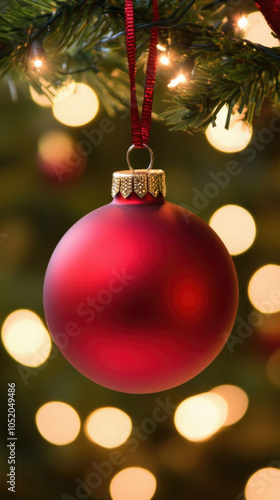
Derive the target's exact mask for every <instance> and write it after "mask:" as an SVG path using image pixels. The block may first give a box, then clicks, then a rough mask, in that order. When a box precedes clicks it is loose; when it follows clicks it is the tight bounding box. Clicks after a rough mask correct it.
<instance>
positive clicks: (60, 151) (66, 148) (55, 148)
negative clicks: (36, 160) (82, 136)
mask: <svg viewBox="0 0 280 500" xmlns="http://www.w3.org/2000/svg"><path fill="white" fill-rule="evenodd" d="M72 149H73V139H72V137H70V135H68V134H67V133H66V132H63V131H62V130H51V131H49V132H46V133H45V134H43V135H41V137H40V139H39V142H38V153H39V155H40V157H41V158H42V160H43V161H45V162H50V163H51V162H54V161H56V162H59V161H63V160H65V156H66V154H67V152H68V153H69V152H71V150H72Z"/></svg>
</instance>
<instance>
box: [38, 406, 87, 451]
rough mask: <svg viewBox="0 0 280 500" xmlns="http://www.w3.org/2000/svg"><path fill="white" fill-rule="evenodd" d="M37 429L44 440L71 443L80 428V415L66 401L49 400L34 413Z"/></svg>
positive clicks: (63, 443)
mask: <svg viewBox="0 0 280 500" xmlns="http://www.w3.org/2000/svg"><path fill="white" fill-rule="evenodd" d="M35 420H36V425H37V429H38V431H39V432H40V434H41V436H43V438H44V439H46V441H49V442H50V443H52V444H55V445H58V446H62V445H65V444H69V443H72V441H74V440H75V439H76V437H77V436H78V434H79V432H80V428H81V422H80V417H79V415H78V413H77V412H76V410H74V408H72V406H70V405H68V404H67V403H62V402H61V401H50V402H49V403H46V404H44V405H43V406H41V408H39V410H38V411H37V413H36V417H35Z"/></svg>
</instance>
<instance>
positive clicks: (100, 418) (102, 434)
mask: <svg viewBox="0 0 280 500" xmlns="http://www.w3.org/2000/svg"><path fill="white" fill-rule="evenodd" d="M84 429H85V434H86V436H87V437H88V438H89V439H90V440H91V441H93V442H94V443H96V444H98V445H100V446H103V447H104V448H115V447H117V446H120V445H122V444H123V443H124V442H125V441H126V440H127V439H128V437H129V436H130V433H131V431H132V422H131V418H130V417H129V416H128V415H127V413H125V412H124V411H122V410H120V409H119V408H112V407H105V408H99V409H98V410H95V411H94V412H92V413H91V414H90V415H89V416H88V418H87V419H86V421H85V426H84Z"/></svg>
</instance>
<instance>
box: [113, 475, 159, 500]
mask: <svg viewBox="0 0 280 500" xmlns="http://www.w3.org/2000/svg"><path fill="white" fill-rule="evenodd" d="M156 485H157V483H156V478H155V476H154V475H153V474H152V473H151V472H150V471H149V470H147V469H143V468H142V467H127V468H126V469H123V470H121V471H120V472H118V473H117V474H116V475H115V476H114V477H113V479H112V481H111V483H110V494H111V498H112V500H132V499H133V500H151V498H152V497H153V496H154V494H155V491H156Z"/></svg>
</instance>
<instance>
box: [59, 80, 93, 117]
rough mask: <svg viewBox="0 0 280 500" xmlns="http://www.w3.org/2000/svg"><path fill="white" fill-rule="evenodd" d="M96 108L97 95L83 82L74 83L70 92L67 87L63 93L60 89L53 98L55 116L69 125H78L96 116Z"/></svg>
mask: <svg viewBox="0 0 280 500" xmlns="http://www.w3.org/2000/svg"><path fill="white" fill-rule="evenodd" d="M71 85H72V84H71ZM65 92H66V94H65ZM98 109H99V101H98V98H97V95H96V94H95V92H94V90H93V89H92V88H91V87H89V86H88V85H86V84H85V83H76V84H75V85H74V88H73V92H71V93H70V94H69V92H67V89H65V91H64V94H63V90H61V91H60V92H59V94H58V95H57V96H56V97H55V98H54V100H53V114H54V116H55V118H56V119H57V120H58V121H59V122H61V123H63V124H64V125H68V126H69V127H80V126H81V125H85V124H86V123H88V122H90V121H91V120H92V119H93V118H94V117H95V116H96V114H97V112H98Z"/></svg>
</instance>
